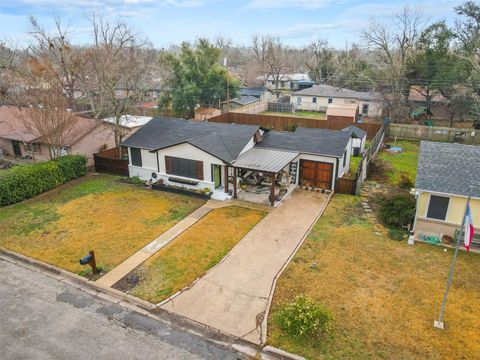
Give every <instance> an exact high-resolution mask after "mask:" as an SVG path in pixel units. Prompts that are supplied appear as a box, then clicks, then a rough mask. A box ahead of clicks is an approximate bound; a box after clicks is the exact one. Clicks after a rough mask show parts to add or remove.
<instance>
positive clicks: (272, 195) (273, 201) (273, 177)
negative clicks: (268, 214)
mask: <svg viewBox="0 0 480 360" xmlns="http://www.w3.org/2000/svg"><path fill="white" fill-rule="evenodd" d="M270 205H271V206H274V205H275V173H272V190H271V192H270Z"/></svg>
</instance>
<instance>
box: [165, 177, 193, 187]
mask: <svg viewBox="0 0 480 360" xmlns="http://www.w3.org/2000/svg"><path fill="white" fill-rule="evenodd" d="M168 181H171V182H176V183H179V184H185V185H192V186H195V185H198V181H195V180H188V179H181V178H176V177H169V178H168Z"/></svg>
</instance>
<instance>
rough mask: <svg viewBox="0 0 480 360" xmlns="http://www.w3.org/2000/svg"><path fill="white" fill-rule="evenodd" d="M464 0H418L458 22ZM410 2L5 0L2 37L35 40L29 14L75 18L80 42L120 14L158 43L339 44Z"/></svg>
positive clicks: (435, 14)
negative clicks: (258, 37)
mask: <svg viewBox="0 0 480 360" xmlns="http://www.w3.org/2000/svg"><path fill="white" fill-rule="evenodd" d="M461 2H462V1H456V0H436V1H432V0H425V1H411V2H410V6H411V7H415V6H416V7H420V8H421V9H422V10H423V12H424V14H425V15H426V16H427V17H428V18H430V19H431V20H432V21H437V20H446V21H447V22H449V23H450V24H451V23H453V19H454V13H453V7H454V6H456V5H458V4H460V3H461ZM405 4H406V2H405V1H396V0H390V1H388V0H386V1H377V0H90V1H89V0H0V38H2V39H7V40H8V41H9V42H10V43H12V44H14V45H15V46H18V47H23V46H25V45H27V44H28V42H29V41H30V38H29V36H28V34H27V20H28V16H29V15H34V16H36V17H37V19H38V20H39V22H40V23H41V24H43V25H44V26H45V28H47V29H49V28H51V27H52V18H53V16H58V17H60V18H61V19H62V21H63V22H64V23H65V24H70V29H71V35H72V38H73V39H74V41H75V42H76V43H86V42H88V39H89V35H90V34H89V28H88V16H89V15H91V14H93V13H96V14H99V15H102V16H104V17H106V18H112V19H113V18H115V17H120V18H122V19H124V20H125V21H126V22H127V23H128V24H130V26H131V27H132V28H133V29H135V30H136V31H138V32H140V33H141V34H143V35H144V36H145V37H147V38H148V39H149V40H150V41H151V42H152V43H153V45H154V46H155V47H157V48H161V47H168V46H169V45H171V44H179V43H180V42H182V41H184V40H187V41H192V40H195V39H196V38H198V37H208V38H215V37H217V36H223V37H226V38H230V39H232V40H233V41H234V43H237V44H248V43H249V41H250V38H251V35H252V34H253V33H260V34H270V35H274V36H279V37H281V38H282V39H283V40H284V41H285V42H286V43H287V44H289V45H292V46H298V47H301V46H303V45H305V44H307V43H309V42H310V41H312V40H315V39H317V38H322V39H328V40H329V42H330V44H331V45H333V46H335V47H345V45H346V44H351V43H352V42H356V41H358V34H359V31H360V30H361V29H362V28H364V27H365V26H366V24H367V22H368V20H369V19H370V18H372V17H382V16H389V15H390V16H391V15H392V14H394V13H395V12H397V11H399V10H400V9H401V8H402V7H403V6H404V5H405Z"/></svg>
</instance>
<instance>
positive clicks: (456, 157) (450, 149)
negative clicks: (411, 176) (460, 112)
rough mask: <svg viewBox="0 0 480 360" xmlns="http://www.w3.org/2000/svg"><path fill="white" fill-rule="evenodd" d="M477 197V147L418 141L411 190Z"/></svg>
mask: <svg viewBox="0 0 480 360" xmlns="http://www.w3.org/2000/svg"><path fill="white" fill-rule="evenodd" d="M470 186H471V187H472V192H471V195H472V196H473V197H480V146H474V145H463V144H448V143H439V142H430V141H422V142H421V143H420V155H419V158H418V170H417V180H416V182H415V188H416V189H419V190H426V191H431V192H439V193H446V194H455V195H464V196H467V195H468V189H469V187H470Z"/></svg>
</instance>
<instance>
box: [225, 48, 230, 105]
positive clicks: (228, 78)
mask: <svg viewBox="0 0 480 360" xmlns="http://www.w3.org/2000/svg"><path fill="white" fill-rule="evenodd" d="M223 66H225V68H226V69H227V113H228V112H230V75H229V74H228V58H226V57H225V58H223Z"/></svg>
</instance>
